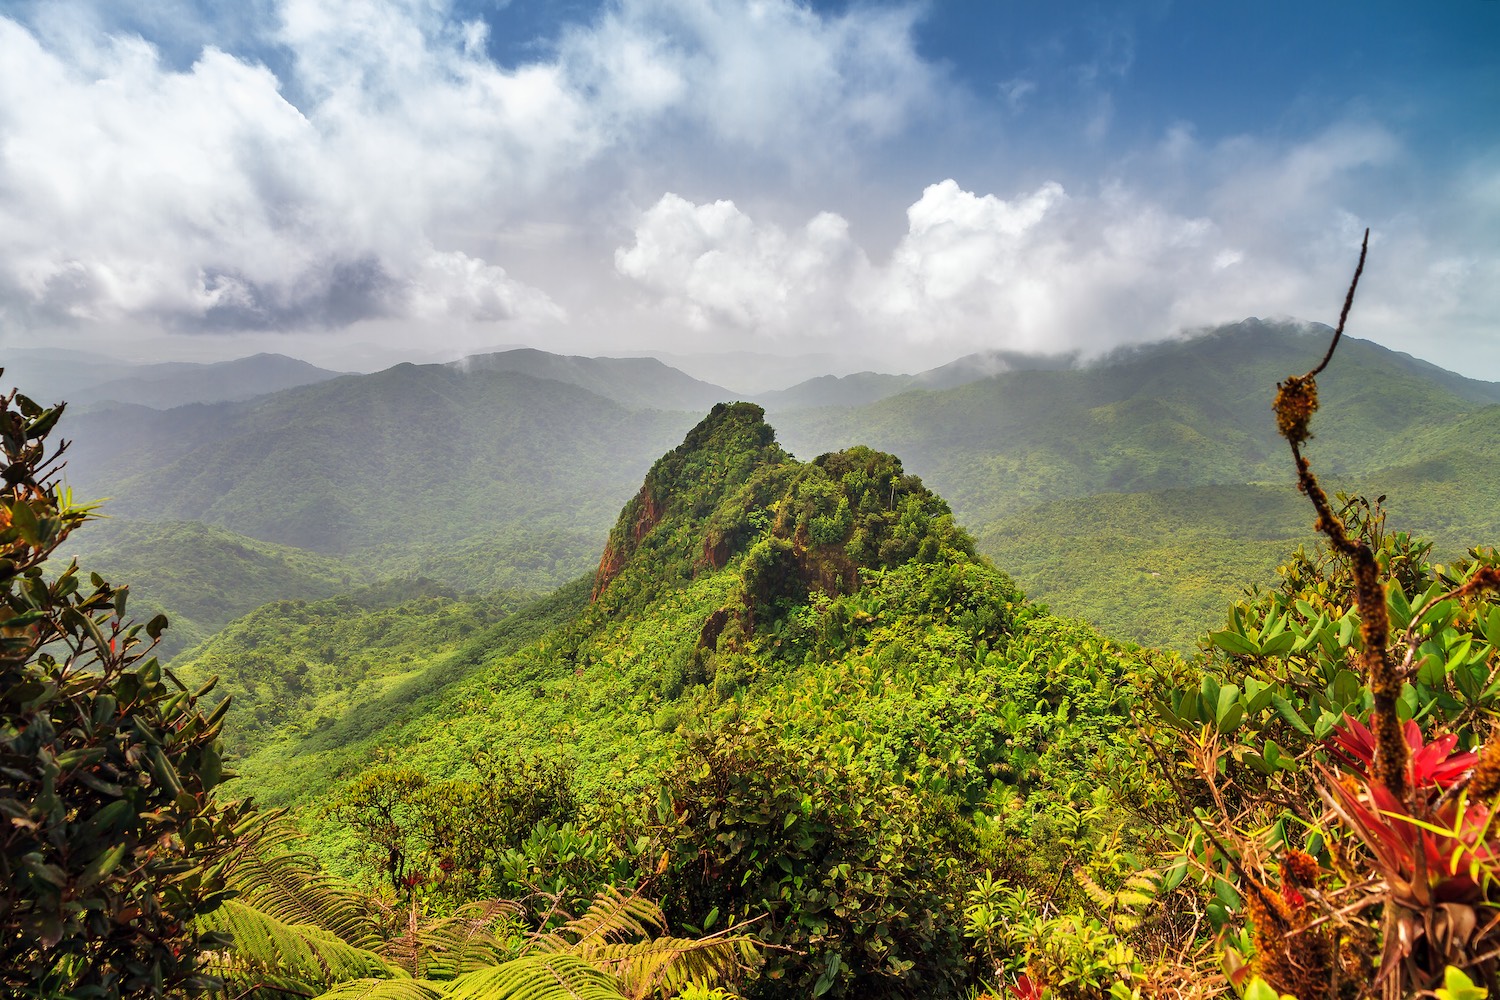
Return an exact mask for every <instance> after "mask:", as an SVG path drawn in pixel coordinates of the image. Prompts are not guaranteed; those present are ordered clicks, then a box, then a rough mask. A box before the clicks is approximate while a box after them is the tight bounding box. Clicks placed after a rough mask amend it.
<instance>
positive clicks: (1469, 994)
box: [1433, 965, 1490, 1000]
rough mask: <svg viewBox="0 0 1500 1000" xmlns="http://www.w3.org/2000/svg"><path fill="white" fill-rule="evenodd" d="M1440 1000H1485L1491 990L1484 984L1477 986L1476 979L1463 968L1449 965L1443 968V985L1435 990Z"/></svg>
mask: <svg viewBox="0 0 1500 1000" xmlns="http://www.w3.org/2000/svg"><path fill="white" fill-rule="evenodd" d="M1433 992H1434V994H1435V995H1436V996H1437V998H1438V1000H1484V998H1485V997H1487V996H1489V995H1490V991H1489V990H1487V989H1485V988H1484V987H1483V986H1475V985H1474V980H1472V979H1470V978H1469V977H1468V976H1467V975H1465V974H1464V972H1463V970H1462V969H1456V968H1454V967H1453V966H1451V965H1450V966H1448V967H1447V968H1446V969H1444V970H1443V985H1442V987H1441V988H1440V989H1437V990H1434V991H1433Z"/></svg>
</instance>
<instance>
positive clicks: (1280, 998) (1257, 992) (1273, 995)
mask: <svg viewBox="0 0 1500 1000" xmlns="http://www.w3.org/2000/svg"><path fill="white" fill-rule="evenodd" d="M1245 1000H1288V998H1287V997H1286V995H1285V994H1277V992H1276V991H1275V990H1274V989H1272V988H1271V984H1270V983H1267V982H1266V981H1265V980H1264V979H1262V978H1260V977H1259V976H1255V977H1252V978H1251V980H1250V985H1249V986H1246V987H1245Z"/></svg>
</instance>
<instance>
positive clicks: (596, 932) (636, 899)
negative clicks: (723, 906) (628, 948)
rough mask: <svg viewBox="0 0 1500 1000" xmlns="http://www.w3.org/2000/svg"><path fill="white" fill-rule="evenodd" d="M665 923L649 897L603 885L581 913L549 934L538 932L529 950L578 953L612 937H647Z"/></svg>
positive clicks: (611, 939) (664, 925) (615, 940)
mask: <svg viewBox="0 0 1500 1000" xmlns="http://www.w3.org/2000/svg"><path fill="white" fill-rule="evenodd" d="M666 925H667V920H666V917H665V916H664V915H663V914H662V912H661V907H659V906H657V905H656V904H655V903H653V902H651V900H649V899H646V898H645V897H643V896H640V895H638V894H636V893H634V892H632V893H628V894H627V893H624V892H621V891H620V890H619V889H617V888H615V887H614V886H605V887H604V888H603V889H602V890H600V892H599V894H598V895H597V896H595V897H594V901H593V902H592V903H590V904H589V908H588V910H587V911H586V912H585V913H584V914H583V916H581V917H577V918H575V919H573V920H569V921H568V922H567V923H565V924H563V925H562V926H561V927H559V928H558V929H557V930H555V931H553V932H552V933H550V934H542V935H539V936H537V937H536V938H535V939H534V940H533V941H532V943H531V945H530V948H529V949H528V950H530V949H535V950H536V951H542V952H547V953H550V954H557V953H560V952H574V953H577V952H581V951H583V950H587V949H589V948H592V947H596V946H599V945H603V944H608V943H610V942H612V941H613V942H621V941H628V940H630V939H632V938H643V937H650V936H651V935H652V934H653V933H654V932H657V931H662V930H665V929H666Z"/></svg>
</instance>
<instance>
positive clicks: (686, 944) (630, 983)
mask: <svg viewBox="0 0 1500 1000" xmlns="http://www.w3.org/2000/svg"><path fill="white" fill-rule="evenodd" d="M580 957H583V958H586V959H587V960H588V961H589V962H591V963H593V964H594V965H595V966H597V967H598V968H600V969H603V970H604V971H606V972H608V973H610V974H611V975H613V976H615V977H616V978H617V979H618V980H619V981H620V985H621V987H622V989H623V990H624V993H625V995H626V996H628V997H631V998H632V1000H646V998H647V997H654V996H665V997H671V996H676V995H677V994H678V993H680V992H681V991H682V990H683V989H684V988H686V987H687V986H689V985H699V986H712V985H713V984H715V983H720V982H724V981H726V980H730V979H733V978H735V977H736V976H737V975H738V974H739V973H740V972H741V971H743V970H744V969H746V968H749V967H750V966H752V965H753V964H754V963H755V961H756V959H757V958H758V957H759V953H758V952H757V951H756V949H755V945H754V943H753V942H752V941H751V939H750V938H748V937H746V936H744V935H732V936H731V935H725V936H715V937H711V938H700V939H696V940H695V939H692V938H671V937H664V938H653V939H651V940H649V941H641V942H638V943H636V944H613V945H603V946H600V947H596V948H591V949H589V950H587V951H586V952H582V953H580Z"/></svg>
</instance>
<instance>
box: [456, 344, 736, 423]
mask: <svg viewBox="0 0 1500 1000" xmlns="http://www.w3.org/2000/svg"><path fill="white" fill-rule="evenodd" d="M449 367H452V368H457V369H458V370H460V371H465V372H473V371H496V372H500V371H505V372H518V373H520V374H522V375H530V376H531V377H532V378H542V379H551V380H552V381H555V382H566V383H567V384H569V385H576V386H578V387H579V388H580V389H587V390H588V391H589V392H592V393H594V394H595V395H596V396H603V397H604V398H605V399H608V400H612V401H613V402H616V403H619V404H620V405H621V406H623V407H625V408H626V409H627V410H691V411H693V412H702V411H704V410H707V409H708V408H709V407H710V406H713V405H714V404H715V403H719V402H724V401H727V400H731V399H734V398H735V395H734V393H733V392H731V391H730V390H728V389H725V388H723V387H721V386H717V385H712V384H710V383H708V382H702V381H699V380H698V379H695V378H693V377H692V376H690V375H686V374H684V373H682V372H680V371H678V370H677V369H676V368H669V367H668V366H667V365H664V364H662V363H661V362H660V361H658V360H657V359H656V358H581V357H576V356H567V357H564V356H562V355H559V354H548V353H547V352H546V351H538V350H534V349H531V348H522V349H518V350H513V351H502V352H499V353H495V354H478V355H474V356H472V357H467V358H464V359H463V360H462V361H455V362H453V364H452V365H450V366H449Z"/></svg>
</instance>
